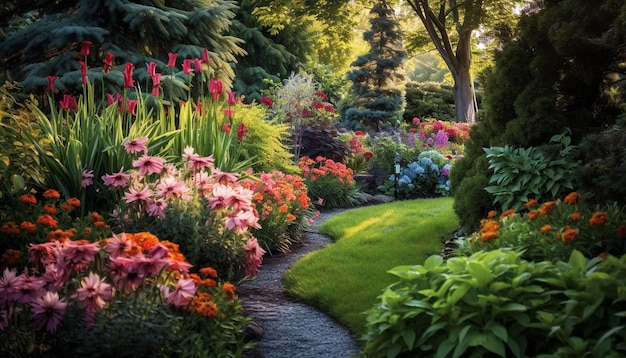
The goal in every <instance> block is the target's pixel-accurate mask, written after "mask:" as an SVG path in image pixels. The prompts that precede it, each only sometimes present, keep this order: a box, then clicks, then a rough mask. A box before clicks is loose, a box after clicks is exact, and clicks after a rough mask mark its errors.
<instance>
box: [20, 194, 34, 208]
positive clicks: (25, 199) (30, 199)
mask: <svg viewBox="0 0 626 358" xmlns="http://www.w3.org/2000/svg"><path fill="white" fill-rule="evenodd" d="M20 201H21V202H22V203H24V204H32V205H35V204H37V198H35V196H34V195H33V194H24V195H22V196H20Z"/></svg>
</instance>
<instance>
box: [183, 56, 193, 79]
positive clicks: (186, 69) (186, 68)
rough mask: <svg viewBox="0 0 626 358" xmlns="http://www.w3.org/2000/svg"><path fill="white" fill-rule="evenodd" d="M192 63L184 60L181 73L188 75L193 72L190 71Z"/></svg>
mask: <svg viewBox="0 0 626 358" xmlns="http://www.w3.org/2000/svg"><path fill="white" fill-rule="evenodd" d="M192 63H193V61H192V60H190V59H188V58H186V59H184V60H183V73H184V74H186V75H188V74H190V73H191V72H192V71H193V70H192V69H191V64H192Z"/></svg>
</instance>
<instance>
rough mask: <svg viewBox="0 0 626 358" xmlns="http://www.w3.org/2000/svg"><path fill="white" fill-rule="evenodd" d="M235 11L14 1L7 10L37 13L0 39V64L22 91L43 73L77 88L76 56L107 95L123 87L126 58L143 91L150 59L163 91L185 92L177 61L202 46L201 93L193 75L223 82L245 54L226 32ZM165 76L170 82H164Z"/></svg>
mask: <svg viewBox="0 0 626 358" xmlns="http://www.w3.org/2000/svg"><path fill="white" fill-rule="evenodd" d="M236 9H237V5H236V3H235V2H233V1H222V0H184V1H176V2H164V1H162V0H136V1H127V0H78V1H64V0H60V1H55V2H50V1H36V2H34V4H33V3H31V2H24V3H21V2H20V3H19V4H18V3H15V4H14V7H12V8H11V11H12V13H13V14H16V15H17V16H19V15H20V14H25V13H28V12H30V13H32V12H33V11H37V12H38V14H39V16H38V18H37V19H36V21H34V22H33V23H32V24H30V25H29V26H27V27H26V28H24V29H22V30H20V31H17V32H14V33H9V34H8V36H7V37H6V38H5V39H4V41H3V42H2V43H0V65H1V67H2V68H3V69H4V70H5V71H7V72H8V74H9V77H10V78H11V79H13V80H17V81H19V82H21V84H22V85H23V86H24V87H25V89H26V90H28V91H34V92H35V91H37V90H43V89H45V87H46V86H47V85H48V80H47V76H58V79H57V80H56V82H55V86H56V88H57V89H59V90H61V91H65V92H70V91H73V90H77V89H78V88H80V85H81V82H82V79H83V76H82V73H81V66H80V65H79V63H78V61H79V60H81V61H85V62H86V64H87V66H88V67H90V69H89V70H88V73H87V74H88V78H89V79H90V80H91V81H97V80H99V79H102V80H103V81H102V82H103V83H102V86H99V85H96V86H94V87H95V88H104V91H105V92H107V93H109V92H116V91H118V90H119V88H121V87H122V86H123V82H124V81H123V75H122V70H123V69H124V66H125V64H126V63H129V62H130V63H132V64H133V65H134V66H135V71H134V73H133V75H134V79H135V81H137V84H139V85H140V86H142V87H143V90H144V91H145V90H149V87H150V86H151V85H152V82H151V81H149V80H150V77H149V76H148V70H147V66H146V65H147V64H148V63H150V62H154V63H156V71H157V72H160V73H162V74H163V79H162V80H163V81H164V84H163V89H164V90H167V89H172V90H174V93H171V94H170V95H172V96H174V97H184V96H185V95H186V93H188V90H187V89H186V88H185V86H186V84H187V83H188V75H187V74H185V73H183V70H182V68H181V64H182V62H183V60H184V59H201V58H202V55H203V50H204V49H207V50H208V55H209V58H210V61H209V62H205V63H204V64H203V65H202V66H201V67H202V71H201V72H202V75H201V76H199V75H195V80H196V81H195V82H194V84H196V88H194V89H193V90H194V91H195V94H196V95H197V94H198V92H202V91H203V89H202V88H200V87H199V83H200V82H201V81H198V80H199V79H201V80H204V81H206V79H208V78H209V77H210V78H216V79H221V80H222V81H224V83H225V85H226V87H229V86H230V84H231V82H232V80H233V78H234V76H235V73H234V70H233V66H232V63H233V62H235V60H236V56H238V55H243V54H244V51H243V50H242V49H241V48H240V47H239V46H240V44H241V40H239V39H237V38H234V37H232V36H228V30H229V27H230V25H231V20H232V18H233V17H234V16H235V11H236ZM85 41H89V42H91V43H92V47H91V50H90V53H89V55H88V56H84V55H81V54H80V51H81V46H82V44H83V43H84V42H85ZM170 52H171V53H175V54H177V55H178V58H177V62H176V67H168V66H167V63H168V60H169V57H168V54H169V53H170ZM107 53H110V54H111V55H113V56H114V62H113V68H112V70H111V71H110V72H109V73H108V74H105V73H103V71H102V66H103V62H102V61H103V59H104V58H105V56H107ZM5 71H3V72H5ZM194 72H196V73H197V72H198V71H197V70H195V71H194ZM168 80H171V85H168V84H167V83H165V82H167V81H168ZM204 91H205V92H206V90H204Z"/></svg>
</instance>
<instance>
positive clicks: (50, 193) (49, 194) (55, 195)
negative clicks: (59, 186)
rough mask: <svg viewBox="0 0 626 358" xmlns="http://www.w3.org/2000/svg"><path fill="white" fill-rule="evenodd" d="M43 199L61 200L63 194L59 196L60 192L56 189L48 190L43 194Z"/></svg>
mask: <svg viewBox="0 0 626 358" xmlns="http://www.w3.org/2000/svg"><path fill="white" fill-rule="evenodd" d="M43 197H44V198H46V199H60V198H61V194H59V192H58V191H56V190H54V189H48V190H46V191H44V192H43Z"/></svg>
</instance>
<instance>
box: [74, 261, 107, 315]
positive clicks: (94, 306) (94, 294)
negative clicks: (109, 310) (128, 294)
mask: <svg viewBox="0 0 626 358" xmlns="http://www.w3.org/2000/svg"><path fill="white" fill-rule="evenodd" d="M113 294H114V290H113V287H112V286H111V285H110V284H108V283H106V282H104V279H100V276H98V274H95V273H93V272H89V275H88V276H87V277H85V278H83V280H82V281H81V282H80V288H78V289H77V290H76V293H75V294H74V295H73V296H72V298H74V299H77V300H78V301H79V302H80V304H81V306H82V307H83V308H84V309H85V310H86V311H87V321H88V322H91V321H92V320H93V317H94V315H95V313H96V312H97V311H99V310H101V309H102V308H104V305H105V304H106V301H110V300H111V298H112V297H113Z"/></svg>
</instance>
